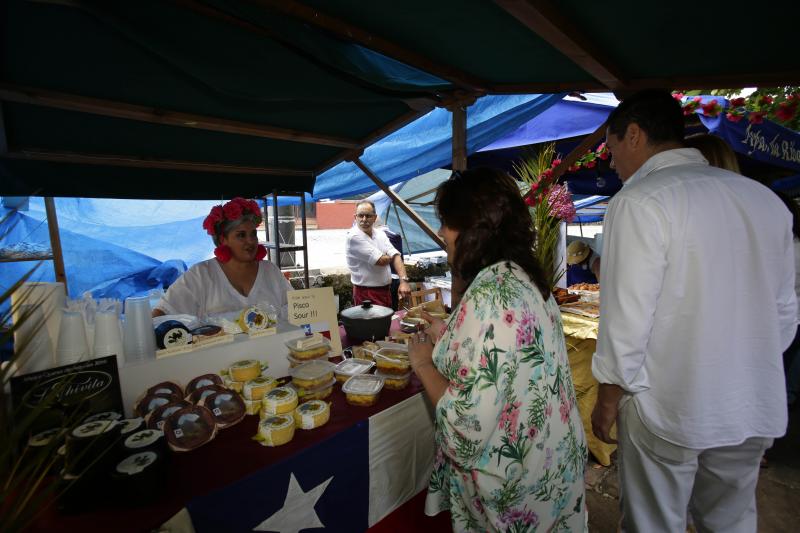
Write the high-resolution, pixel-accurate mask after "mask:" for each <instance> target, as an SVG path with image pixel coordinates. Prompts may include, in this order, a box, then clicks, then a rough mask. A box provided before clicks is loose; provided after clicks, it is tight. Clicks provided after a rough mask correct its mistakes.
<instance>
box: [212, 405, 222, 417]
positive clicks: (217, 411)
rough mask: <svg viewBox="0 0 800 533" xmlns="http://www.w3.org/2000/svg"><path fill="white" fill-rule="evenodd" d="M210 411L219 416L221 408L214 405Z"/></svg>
mask: <svg viewBox="0 0 800 533" xmlns="http://www.w3.org/2000/svg"><path fill="white" fill-rule="evenodd" d="M212 412H213V413H214V414H215V415H217V416H221V415H222V409H220V408H219V407H215V408H214V410H213V411H212Z"/></svg>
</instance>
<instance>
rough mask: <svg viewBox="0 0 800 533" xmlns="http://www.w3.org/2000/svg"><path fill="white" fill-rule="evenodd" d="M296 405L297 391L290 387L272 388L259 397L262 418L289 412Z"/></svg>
mask: <svg viewBox="0 0 800 533" xmlns="http://www.w3.org/2000/svg"><path fill="white" fill-rule="evenodd" d="M295 407H297V392H295V390H294V389H293V388H291V387H278V388H276V389H272V390H271V391H269V392H268V393H267V394H265V395H264V397H263V398H262V399H261V416H262V418H263V417H265V416H269V415H280V414H283V413H291V412H292V411H294V408H295Z"/></svg>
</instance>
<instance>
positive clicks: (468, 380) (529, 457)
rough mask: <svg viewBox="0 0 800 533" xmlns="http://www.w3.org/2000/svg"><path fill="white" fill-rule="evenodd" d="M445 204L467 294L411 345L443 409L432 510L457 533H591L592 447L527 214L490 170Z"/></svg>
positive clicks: (468, 176) (448, 193)
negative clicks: (588, 481)
mask: <svg viewBox="0 0 800 533" xmlns="http://www.w3.org/2000/svg"><path fill="white" fill-rule="evenodd" d="M436 205H437V210H438V214H439V218H440V220H441V222H442V227H441V229H440V230H439V235H440V236H441V237H442V239H443V240H444V241H445V244H446V246H447V256H448V262H449V263H450V265H451V268H452V271H453V275H454V277H455V278H457V280H458V281H459V283H454V286H456V287H462V294H460V295H455V296H460V297H461V298H460V301H459V303H458V305H457V307H456V309H454V312H453V314H452V316H451V317H450V319H449V320H448V321H446V322H445V321H442V320H437V319H435V318H433V317H431V316H427V317H426V318H427V320H429V321H430V322H431V327H430V328H429V329H428V330H426V331H425V332H424V333H421V334H419V335H418V336H417V337H415V338H414V339H412V340H411V342H410V358H411V364H412V367H413V369H414V371H415V373H416V374H417V376H418V377H419V378H420V380H421V381H422V383H423V385H424V387H425V390H426V393H427V394H428V396H429V397H430V399H431V402H432V403H433V404H434V405H435V407H436V412H435V417H436V421H435V422H436V433H435V435H436V437H435V438H436V456H435V461H434V467H433V472H432V473H431V478H430V484H429V487H428V498H427V502H426V510H425V511H426V513H427V514H428V515H435V514H437V513H439V512H440V511H443V510H448V509H449V510H450V513H451V516H452V522H453V529H454V530H455V531H537V530H539V531H583V530H585V529H586V502H585V498H584V484H583V483H584V478H583V474H584V467H585V464H586V441H585V436H584V433H583V426H582V425H581V420H580V416H579V414H578V409H577V406H576V403H575V391H574V389H573V386H572V376H571V374H570V368H569V362H568V360H567V350H566V346H565V343H564V334H563V331H562V326H561V316H560V314H559V310H558V307H557V305H556V303H555V301H554V299H553V298H552V297H550V291H549V288H548V287H547V286H546V283H545V281H544V276H543V275H542V272H541V269H540V268H539V267H538V265H537V264H536V261H535V259H534V256H533V254H532V252H531V249H532V246H533V242H534V233H533V230H532V222H531V217H530V213H529V211H528V208H527V207H526V206H525V204H524V202H523V200H522V197H521V195H520V193H519V189H518V187H517V185H516V183H515V182H514V180H513V179H512V178H511V177H509V176H508V175H507V174H505V173H504V172H501V171H497V170H492V169H486V168H484V169H476V170H469V171H465V172H460V173H459V172H455V173H454V174H453V176H452V177H451V178H450V180H448V181H446V182H444V183H442V185H440V186H439V189H438V191H437V194H436Z"/></svg>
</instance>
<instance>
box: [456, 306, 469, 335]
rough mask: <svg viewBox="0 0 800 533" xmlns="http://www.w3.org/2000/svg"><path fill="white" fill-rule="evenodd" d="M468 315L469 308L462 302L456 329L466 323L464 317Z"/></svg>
mask: <svg viewBox="0 0 800 533" xmlns="http://www.w3.org/2000/svg"><path fill="white" fill-rule="evenodd" d="M466 317H467V308H466V307H465V306H464V305H463V304H462V305H461V306H460V307H459V308H458V316H457V317H456V329H458V328H460V327H461V324H463V323H464V319H465V318H466Z"/></svg>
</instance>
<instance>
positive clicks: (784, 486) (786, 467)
mask: <svg viewBox="0 0 800 533" xmlns="http://www.w3.org/2000/svg"><path fill="white" fill-rule="evenodd" d="M586 501H587V504H588V506H589V531H590V532H592V533H595V532H596V533H607V532H615V531H617V528H618V523H619V516H620V513H619V484H618V482H617V468H616V463H614V464H612V465H611V466H610V467H608V468H605V467H601V466H600V465H598V464H597V463H595V462H594V461H592V460H590V461H589V467H588V469H587V471H586ZM757 501H758V531H759V533H773V532H774V533H784V532H786V531H798V530H800V526H799V525H798V524H800V409H794V411H793V412H791V413H790V414H789V429H788V431H787V433H786V436H785V437H783V438H781V439H778V440H776V441H775V445H774V446H773V447H772V449H770V450H769V451H768V452H767V466H766V467H765V468H762V469H761V473H760V476H759V481H758V489H757Z"/></svg>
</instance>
